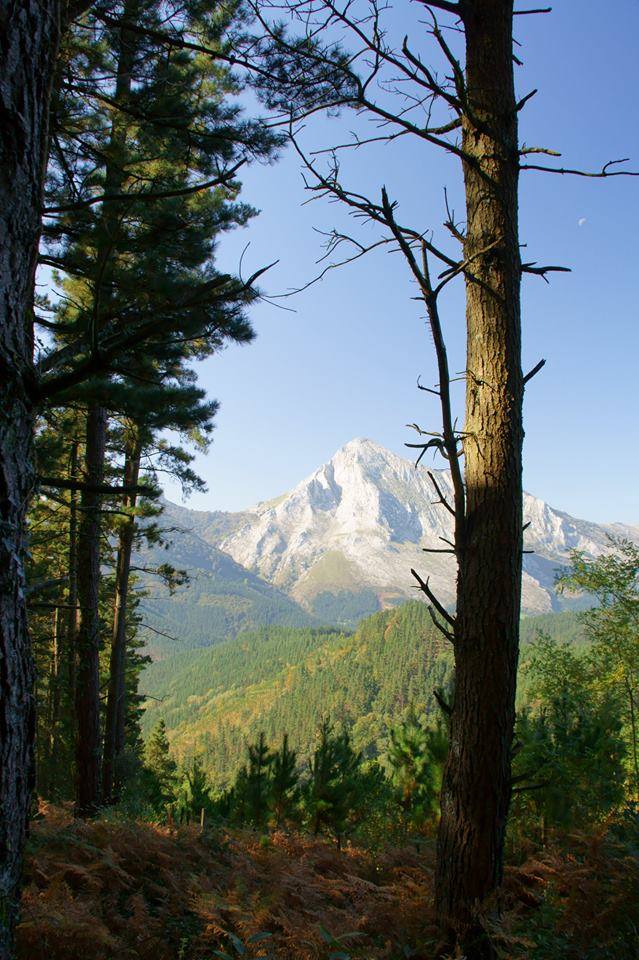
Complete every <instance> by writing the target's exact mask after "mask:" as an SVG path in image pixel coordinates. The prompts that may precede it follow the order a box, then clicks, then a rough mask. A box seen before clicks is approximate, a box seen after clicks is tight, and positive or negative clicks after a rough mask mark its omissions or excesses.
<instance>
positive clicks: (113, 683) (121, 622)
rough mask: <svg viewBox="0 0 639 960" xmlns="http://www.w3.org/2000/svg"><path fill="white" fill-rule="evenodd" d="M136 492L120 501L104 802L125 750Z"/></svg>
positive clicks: (127, 470) (130, 453) (131, 458)
mask: <svg viewBox="0 0 639 960" xmlns="http://www.w3.org/2000/svg"><path fill="white" fill-rule="evenodd" d="M140 454H141V444H140V439H139V434H138V433H137V431H135V433H134V436H133V437H132V438H131V441H130V442H129V444H128V445H127V450H126V455H125V464H124V486H125V487H128V488H131V489H133V490H135V487H136V485H137V482H138V477H139V474H140ZM136 501H137V496H136V494H135V492H133V493H131V494H129V495H128V496H127V497H126V498H125V500H124V503H123V507H124V509H125V510H126V511H129V512H130V516H129V517H128V518H127V520H125V522H124V523H123V524H122V526H121V527H120V536H119V543H118V556H117V567H116V579H115V605H114V615H113V637H112V641H111V659H110V667H109V689H108V694H107V711H106V724H105V731H104V759H103V766H102V798H103V801H104V802H105V803H113V802H115V801H116V800H117V795H118V792H119V783H118V762H119V760H120V759H121V757H122V753H123V751H124V741H125V725H126V628H127V600H128V593H129V580H130V576H131V553H132V550H133V541H134V539H135V515H134V510H135V506H136Z"/></svg>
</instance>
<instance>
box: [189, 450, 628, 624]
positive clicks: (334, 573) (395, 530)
mask: <svg viewBox="0 0 639 960" xmlns="http://www.w3.org/2000/svg"><path fill="white" fill-rule="evenodd" d="M433 473H435V475H436V477H437V481H438V483H439V485H440V487H441V489H442V491H443V492H444V494H445V495H447V496H448V497H449V498H450V500H451V502H452V492H451V481H450V475H449V473H448V472H447V471H445V470H437V471H433ZM435 500H436V496H435V493H434V490H433V486H432V484H431V481H430V479H429V477H428V473H427V468H424V467H421V466H420V467H418V468H417V469H416V468H415V466H414V465H413V463H412V462H411V461H409V460H406V459H403V458H402V457H398V456H397V455H396V454H394V453H391V452H390V451H389V450H386V449H385V448H384V447H382V446H380V445H379V444H377V443H374V442H373V441H371V440H365V439H356V440H352V441H351V442H350V443H347V444H346V445H345V446H343V447H342V448H341V449H340V450H338V451H337V453H336V454H335V456H334V457H333V458H332V459H331V460H330V461H329V462H328V463H326V464H324V465H323V466H321V467H320V468H319V469H318V470H316V471H315V473H313V474H312V475H311V476H310V477H307V478H306V479H305V480H303V481H302V482H301V483H300V484H298V486H297V487H295V489H294V490H292V491H291V492H290V493H288V494H286V495H285V496H283V497H279V498H278V499H277V500H275V501H271V502H268V503H261V504H258V505H257V506H256V507H253V508H251V509H249V510H246V511H244V512H243V513H241V514H235V515H228V514H227V515H224V516H225V517H226V520H225V522H224V523H222V522H221V519H220V521H219V522H216V523H213V524H208V525H207V524H206V523H205V522H204V521H202V520H200V522H199V523H198V526H199V527H200V529H201V530H202V533H201V535H202V536H203V537H204V538H205V539H207V540H209V542H214V543H215V545H216V546H217V547H219V548H220V549H222V550H224V551H225V552H227V553H229V554H230V555H231V556H232V557H233V559H234V560H236V561H237V563H239V564H241V565H242V566H244V567H246V568H248V569H249V570H252V571H254V572H255V573H257V574H259V576H260V577H262V578H263V579H264V580H267V581H269V582H271V583H273V584H274V585H276V586H277V587H279V588H280V589H281V590H285V591H286V592H288V593H290V594H291V595H292V596H293V597H294V598H295V599H296V600H298V601H300V602H301V603H303V604H304V605H307V606H312V603H313V599H314V598H315V597H317V595H318V594H321V593H329V594H331V593H332V594H337V593H341V592H349V591H350V592H353V593H356V592H358V591H362V590H368V591H374V592H375V594H377V596H378V598H379V600H380V602H381V603H382V605H383V604H385V603H386V602H394V601H397V600H399V599H401V598H404V597H406V598H408V597H414V596H415V589H414V586H413V582H412V577H411V575H410V568H411V567H415V568H416V569H417V570H418V571H419V572H420V573H421V575H422V576H424V577H425V576H430V578H431V585H432V587H433V589H434V590H435V591H437V592H438V593H439V595H440V596H441V599H442V601H443V602H445V603H452V602H453V600H454V595H455V563H454V559H453V558H452V557H451V556H449V555H447V554H426V553H424V552H423V551H422V547H437V546H444V544H442V541H441V540H440V539H439V538H440V537H444V538H446V539H451V537H452V526H451V524H452V517H451V516H450V514H449V513H448V512H447V511H446V510H445V509H444V508H443V507H442V506H441V505H440V504H437V503H434V501H435ZM198 516H199V517H200V518H201V517H202V514H201V513H200V514H199V515H198ZM216 516H217V517H220V518H221V517H222V515H220V514H217V515H216ZM524 521H525V522H528V521H530V526H529V528H528V529H527V531H526V535H525V536H526V547H527V548H528V549H532V550H534V551H535V552H534V553H532V554H526V555H525V556H524V569H525V573H524V583H523V607H524V610H525V612H528V613H541V612H545V611H549V610H551V609H553V608H556V607H557V605H558V600H557V598H556V595H555V593H554V590H553V583H554V579H555V574H556V572H557V570H558V569H559V568H560V567H561V566H562V565H563V564H565V563H566V561H567V559H568V555H569V552H570V550H572V549H578V550H583V551H585V552H586V554H588V555H589V556H596V555H598V554H600V553H602V552H604V551H606V550H607V549H609V547H610V543H609V540H608V536H609V534H617V535H623V536H629V537H632V538H633V539H634V538H636V539H638V540H639V528H636V527H628V526H625V527H621V526H620V525H613V526H610V527H606V526H601V525H598V524H594V523H589V522H588V521H585V520H576V519H575V518H573V517H570V516H568V514H565V513H562V512H560V511H558V510H554V509H553V508H552V507H550V506H548V504H547V503H544V501H543V500H539V499H538V498H536V497H533V496H530V495H529V494H526V495H525V505H524Z"/></svg>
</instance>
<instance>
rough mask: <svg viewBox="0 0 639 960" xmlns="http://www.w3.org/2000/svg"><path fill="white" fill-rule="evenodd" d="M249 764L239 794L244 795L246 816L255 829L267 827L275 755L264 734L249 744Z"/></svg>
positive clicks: (239, 786)
mask: <svg viewBox="0 0 639 960" xmlns="http://www.w3.org/2000/svg"><path fill="white" fill-rule="evenodd" d="M247 750H248V764H247V766H246V768H245V776H244V778H243V783H242V784H240V785H237V787H236V789H237V793H238V794H239V795H241V794H242V793H243V799H242V801H241V803H242V804H243V809H244V816H245V818H246V820H247V821H248V822H249V823H250V824H252V825H253V826H255V827H258V828H261V827H264V826H265V825H266V822H267V820H268V815H269V810H270V805H271V787H272V781H271V776H270V774H271V767H272V765H273V761H274V755H273V754H272V753H271V751H270V750H269V748H268V745H267V743H266V737H265V735H264V733H263V732H262V733H260V735H259V737H258V739H257V741H256V742H255V743H251V744H248V746H247Z"/></svg>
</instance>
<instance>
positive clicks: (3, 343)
mask: <svg viewBox="0 0 639 960" xmlns="http://www.w3.org/2000/svg"><path fill="white" fill-rule="evenodd" d="M59 16H60V9H59V3H58V2H57V0H23V2H22V3H20V4H15V3H12V2H9V0H0V384H1V385H2V386H1V393H2V396H1V402H0V960H8V958H9V957H10V955H11V952H12V942H13V932H12V931H13V928H14V925H15V920H16V916H17V905H18V895H19V879H20V872H21V866H22V848H23V843H24V837H25V832H26V827H27V818H28V811H29V804H30V799H31V790H32V784H33V741H34V699H33V667H32V661H31V650H30V644H29V635H28V630H27V615H26V604H25V588H24V587H25V581H24V567H23V556H24V536H25V514H26V508H27V504H28V500H29V496H30V494H31V490H32V487H33V481H34V470H33V457H32V437H33V410H32V404H31V400H30V395H32V393H33V390H32V385H33V368H32V360H33V343H32V322H31V302H32V295H33V277H34V271H35V262H36V252H37V242H38V235H39V229H40V209H41V195H42V184H43V169H44V158H45V155H46V143H47V118H48V104H49V97H50V88H51V79H52V75H53V66H54V60H55V55H56V51H57V44H58V37H59Z"/></svg>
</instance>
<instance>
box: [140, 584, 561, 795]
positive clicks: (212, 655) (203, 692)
mask: <svg viewBox="0 0 639 960" xmlns="http://www.w3.org/2000/svg"><path fill="white" fill-rule="evenodd" d="M539 622H541V623H542V624H544V625H545V627H546V628H548V629H549V630H551V631H552V630H554V632H555V633H556V634H557V635H561V636H569V637H570V638H571V639H572V638H573V637H574V632H575V624H576V623H578V621H577V620H576V617H575V615H574V614H570V613H566V614H559V615H557V616H556V617H555V618H552V619H551V618H549V617H542V618H539ZM537 624H538V620H537V618H529V619H528V620H524V621H522V627H523V630H524V631H525V636H526V641H525V644H524V649H525V647H526V646H527V644H528V642H529V641H528V638H529V637H530V638H532V637H533V636H534V634H535V628H536V626H537ZM160 629H161V628H160ZM451 675H452V651H451V649H450V645H449V644H447V643H445V641H443V640H442V637H441V635H440V634H439V633H438V632H437V631H436V630H435V628H434V627H433V624H432V622H431V620H430V617H429V614H428V610H427V608H426V605H425V604H423V603H420V602H418V601H414V602H411V603H407V604H404V605H403V606H401V607H397V608H394V609H390V610H384V611H380V612H379V613H376V614H374V615H373V616H371V617H368V618H367V619H366V620H363V621H362V622H361V623H360V624H359V626H358V628H357V630H356V631H355V632H354V633H352V634H351V633H348V632H346V631H337V630H330V629H322V630H318V629H309V628H298V629H295V628H292V627H273V626H271V627H265V628H262V629H259V630H254V631H249V632H245V633H241V634H239V635H238V636H237V637H236V638H235V639H232V640H229V641H227V642H225V643H221V644H217V645H216V646H215V647H211V648H209V649H206V650H190V651H185V652H184V653H181V654H179V655H176V656H173V657H170V658H167V659H165V660H162V661H156V662H154V663H152V664H150V665H149V667H148V668H147V669H146V670H145V673H144V676H143V680H142V688H143V690H144V692H145V693H148V694H149V695H150V696H151V697H154V698H156V699H152V700H151V699H149V700H148V701H147V703H146V713H145V717H144V720H143V726H144V728H145V731H146V733H147V736H148V733H149V732H150V730H151V729H152V727H153V725H154V723H155V722H157V719H158V717H160V716H162V717H164V719H165V720H166V723H167V727H168V729H169V730H170V731H171V743H172V744H173V748H174V750H175V752H176V755H177V756H178V758H188V757H191V756H194V755H195V754H199V755H201V756H202V758H203V760H204V762H205V765H206V767H207V770H208V772H209V775H210V777H211V781H212V783H213V784H214V787H215V788H216V789H217V790H225V789H227V788H228V787H229V786H230V785H231V784H232V783H233V781H234V779H235V776H236V774H237V772H238V770H239V768H240V767H241V766H242V764H243V763H244V752H245V742H246V739H247V738H248V739H249V740H251V741H253V740H255V739H256V738H257V737H258V735H259V733H260V731H262V730H263V731H264V733H265V734H266V737H267V740H268V741H269V742H270V743H275V742H279V740H280V739H281V737H282V734H283V733H284V732H287V733H288V735H289V738H290V740H289V742H290V747H291V749H293V750H295V751H296V752H297V754H298V757H307V756H309V755H310V753H311V752H312V751H313V749H314V741H315V734H316V730H317V727H318V724H319V722H320V720H321V718H322V717H323V716H331V717H333V718H334V719H335V721H336V722H338V723H341V724H344V725H345V726H347V727H348V728H349V729H350V730H351V733H352V739H353V746H354V748H355V749H356V750H358V751H360V752H361V753H362V754H363V756H365V757H366V758H368V759H373V758H375V757H379V756H382V755H383V754H384V753H385V751H386V749H387V744H388V738H389V732H390V729H391V728H392V727H393V726H395V724H396V723H397V722H398V721H400V720H401V719H402V717H403V716H404V715H405V713H406V711H407V710H408V708H409V705H412V706H413V707H414V710H415V712H416V714H417V716H419V717H422V716H423V717H425V718H430V719H433V718H434V717H435V716H436V715H438V713H439V710H438V708H437V704H436V702H435V699H434V697H433V690H434V689H435V688H439V687H446V685H447V684H448V682H449V679H450V677H451Z"/></svg>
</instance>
